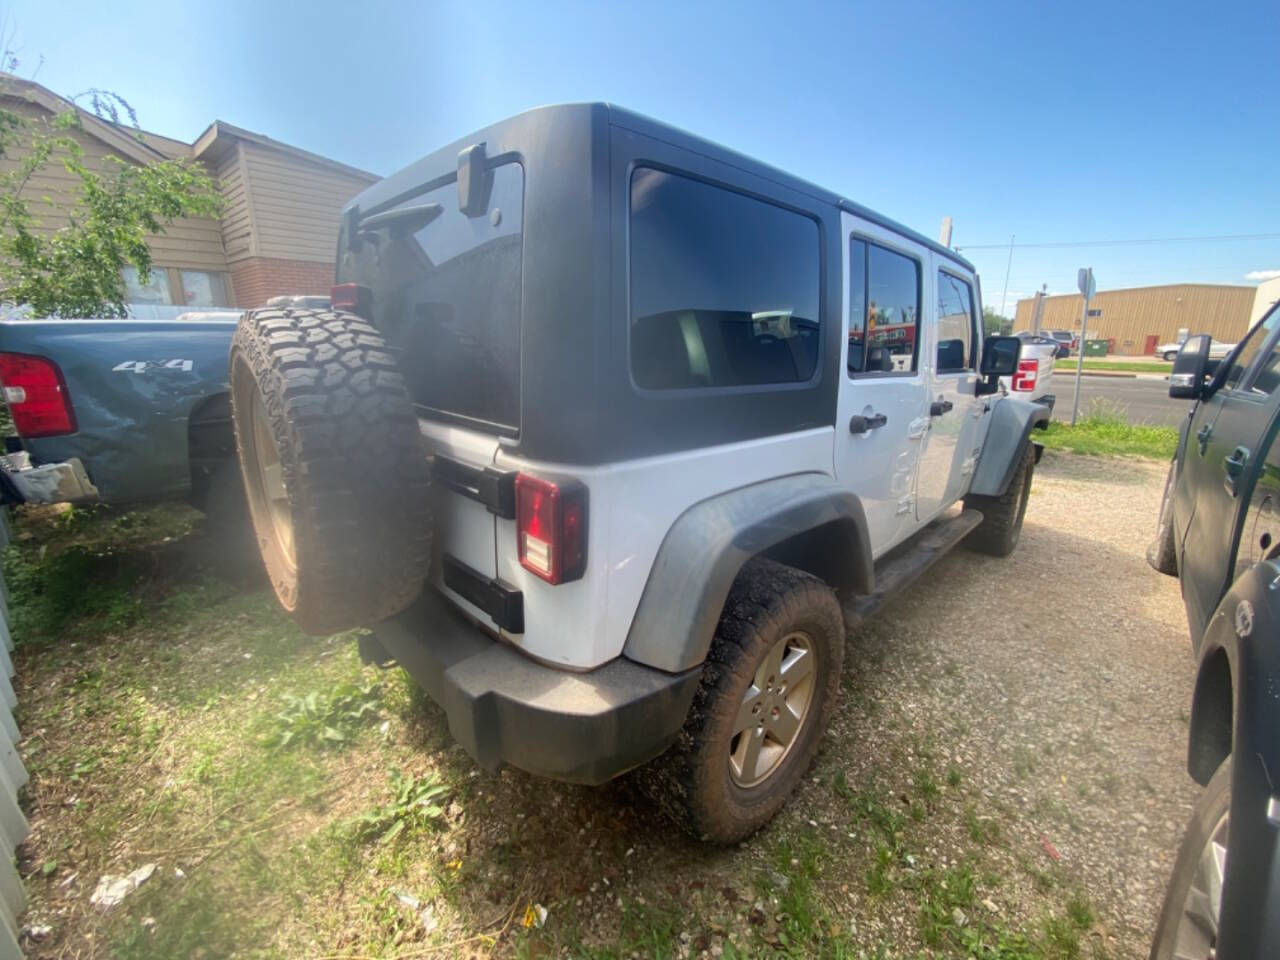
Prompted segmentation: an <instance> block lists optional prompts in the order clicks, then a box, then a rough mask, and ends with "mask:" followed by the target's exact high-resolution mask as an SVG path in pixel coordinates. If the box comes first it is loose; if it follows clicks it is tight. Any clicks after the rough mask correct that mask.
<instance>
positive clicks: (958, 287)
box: [938, 270, 974, 373]
mask: <svg viewBox="0 0 1280 960" xmlns="http://www.w3.org/2000/svg"><path fill="white" fill-rule="evenodd" d="M973 340H974V336H973V288H972V287H970V286H969V284H968V282H966V281H964V280H961V279H960V278H959V277H954V276H952V275H951V274H949V273H947V272H946V271H943V270H939V271H938V372H939V373H960V372H961V371H964V370H967V369H969V367H971V366H972V365H973Z"/></svg>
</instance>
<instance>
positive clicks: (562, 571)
mask: <svg viewBox="0 0 1280 960" xmlns="http://www.w3.org/2000/svg"><path fill="white" fill-rule="evenodd" d="M516 541H517V546H518V549H519V554H520V565H521V566H522V567H524V568H525V569H526V570H528V571H529V572H530V573H532V574H534V575H535V576H539V577H541V578H542V579H543V580H546V581H547V582H548V583H568V582H569V581H570V580H577V579H579V578H580V577H581V576H582V575H583V573H584V572H586V567H587V489H586V487H584V486H582V484H580V483H567V484H555V483H552V482H551V481H549V480H543V479H541V478H540V477H532V476H530V475H529V474H527V473H521V474H517V475H516Z"/></svg>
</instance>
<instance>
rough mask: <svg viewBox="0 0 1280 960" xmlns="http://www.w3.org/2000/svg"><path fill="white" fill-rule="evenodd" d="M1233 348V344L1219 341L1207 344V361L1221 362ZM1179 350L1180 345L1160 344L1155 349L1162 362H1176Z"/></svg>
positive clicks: (1234, 346)
mask: <svg viewBox="0 0 1280 960" xmlns="http://www.w3.org/2000/svg"><path fill="white" fill-rule="evenodd" d="M1235 348H1236V345H1235V344H1234V343H1222V342H1221V341H1219V340H1213V341H1211V342H1210V344H1209V359H1210V360H1223V359H1225V358H1226V356H1227V354H1229V353H1230V352H1231V351H1232V350H1234V349H1235ZM1180 349H1182V344H1180V343H1162V344H1160V346H1158V347H1156V356H1157V357H1160V358H1161V359H1162V360H1176V359H1177V357H1178V351H1179V350H1180Z"/></svg>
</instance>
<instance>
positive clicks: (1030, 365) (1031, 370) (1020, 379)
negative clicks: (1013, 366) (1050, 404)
mask: <svg viewBox="0 0 1280 960" xmlns="http://www.w3.org/2000/svg"><path fill="white" fill-rule="evenodd" d="M1038 376H1040V361H1039V360H1035V359H1031V360H1019V361H1018V372H1017V373H1015V374H1014V375H1013V389H1015V390H1023V391H1026V392H1028V393H1029V392H1030V391H1032V390H1034V389H1035V388H1036V378H1037V377H1038Z"/></svg>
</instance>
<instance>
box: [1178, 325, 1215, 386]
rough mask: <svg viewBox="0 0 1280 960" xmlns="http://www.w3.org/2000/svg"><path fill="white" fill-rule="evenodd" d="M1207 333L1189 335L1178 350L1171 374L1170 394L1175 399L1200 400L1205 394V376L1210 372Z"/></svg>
mask: <svg viewBox="0 0 1280 960" xmlns="http://www.w3.org/2000/svg"><path fill="white" fill-rule="evenodd" d="M1210 342H1211V341H1210V338H1209V335H1208V334H1207V333H1197V334H1196V335H1195V336H1194V337H1188V338H1187V340H1186V342H1185V343H1183V344H1182V347H1181V348H1180V349H1179V350H1178V356H1177V357H1176V358H1174V361H1173V372H1172V373H1170V374H1169V396H1170V397H1172V398H1174V399H1175V400H1199V399H1200V397H1201V396H1202V395H1203V394H1204V378H1205V375H1206V374H1207V373H1208V372H1209V344H1210Z"/></svg>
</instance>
